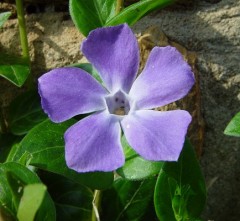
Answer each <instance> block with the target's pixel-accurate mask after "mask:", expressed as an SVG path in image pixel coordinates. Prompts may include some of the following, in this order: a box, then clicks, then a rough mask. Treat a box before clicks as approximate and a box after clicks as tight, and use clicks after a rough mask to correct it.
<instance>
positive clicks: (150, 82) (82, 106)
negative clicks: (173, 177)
mask: <svg viewBox="0 0 240 221" xmlns="http://www.w3.org/2000/svg"><path fill="white" fill-rule="evenodd" d="M81 50H82V52H83V54H84V55H85V56H86V58H87V59H88V60H89V61H90V62H91V63H92V65H93V66H94V67H95V69H96V70H97V71H98V73H99V75H100V76H101V78H102V80H103V85H101V84H100V83H98V82H97V81H96V80H95V79H94V78H93V77H92V76H91V75H90V74H89V73H87V72H85V71H84V70H82V69H79V68H74V67H65V68H58V69H54V70H52V71H50V72H48V73H46V74H44V75H43V76H42V77H40V78H39V93H40V95H41V101H42V107H43V109H44V111H45V112H46V113H47V114H48V116H49V118H50V119H51V120H52V121H53V122H63V121H65V120H68V119H70V118H72V117H74V116H76V115H79V114H86V113H92V114H91V115H89V116H87V117H85V118H84V119H82V120H80V121H79V122H77V123H76V124H74V125H73V126H71V127H70V128H69V129H68V130H67V131H66V132H65V135H64V139H65V158H66V163H67V165H68V167H69V168H72V169H74V170H76V171H78V172H89V171H112V170H115V169H117V168H119V167H121V166H122V165H123V164H124V160H125V159H124V153H123V149H122V146H121V141H120V138H121V130H122V131H123V133H124V135H125V136H126V139H127V141H128V143H129V144H130V145H131V147H132V148H133V149H134V150H135V151H136V152H137V153H138V154H140V155H141V156H142V157H143V158H145V159H147V160H153V161H177V160H178V157H179V155H180V153H181V150H182V147H183V143H184V139H185V135H186V132H187V128H188V125H189V123H190V122H191V116H190V114H189V113H188V112H187V111H184V110H174V111H165V112H159V111H154V110H151V109H153V108H155V107H159V106H163V105H166V104H169V103H171V102H174V101H176V100H178V99H180V98H182V97H184V96H185V95H186V94H187V93H188V91H189V90H190V89H191V87H192V85H193V84H194V77H193V73H192V72H191V68H190V67H189V65H188V64H187V63H186V62H185V61H184V60H183V58H182V55H181V54H180V53H179V52H178V51H177V50H176V49H175V48H174V47H170V46H167V47H155V48H153V50H152V51H151V53H150V55H149V58H148V61H147V63H146V66H145V68H144V70H143V71H142V73H141V74H140V76H139V77H137V78H136V75H137V71H138V67H139V49H138V44H137V40H136V38H135V36H134V34H133V32H132V31H131V29H130V28H129V27H128V26H127V25H126V24H123V25H118V26H114V27H106V28H98V29H96V30H94V31H92V32H91V33H90V34H89V36H88V37H87V39H86V40H85V41H84V42H83V44H82V46H81ZM135 78H136V79H135Z"/></svg>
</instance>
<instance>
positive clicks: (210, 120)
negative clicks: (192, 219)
mask: <svg viewBox="0 0 240 221" xmlns="http://www.w3.org/2000/svg"><path fill="white" fill-rule="evenodd" d="M210 2H211V1H210ZM210 2H206V1H200V0H199V1H196V2H195V3H194V4H192V5H191V7H185V6H182V7H181V6H179V7H175V8H170V9H165V10H161V11H159V12H154V13H152V14H151V15H149V16H146V17H144V18H143V19H142V20H141V21H139V22H138V23H137V24H136V25H135V26H134V27H133V29H134V31H135V33H136V34H139V35H140V34H141V33H144V31H145V30H146V29H147V28H148V27H149V26H151V25H156V26H157V27H159V28H160V29H161V30H163V32H164V33H165V34H166V35H167V36H168V38H170V39H171V40H173V41H175V42H178V43H180V44H181V45H183V46H184V47H186V48H187V49H188V50H189V51H194V52H196V54H197V58H198V60H197V67H198V70H199V77H200V85H201V103H202V115H203V118H204V121H205V138H204V146H203V155H202V157H201V165H202V168H203V173H204V176H205V178H206V183H207V186H208V200H207V206H206V209H205V211H204V214H203V218H204V220H215V221H226V220H231V221H238V220H239V217H240V200H239V199H240V191H239V186H240V178H239V177H240V139H237V138H233V137H228V136H225V135H224V134H223V131H224V129H225V127H226V125H227V124H228V122H229V121H230V119H231V118H232V117H233V116H234V114H235V113H237V112H238V111H240V91H239V88H240V86H239V85H240V50H239V49H240V38H239V36H240V2H239V1H237V0H222V1H220V2H218V3H215V4H211V3H210ZM26 19H27V23H28V32H29V34H28V37H29V43H30V46H31V58H32V61H33V62H32V72H33V73H34V75H35V76H39V75H40V74H42V73H44V72H45V71H47V70H49V69H51V68H55V67H61V66H64V65H68V64H71V63H77V62H81V61H84V58H83V56H82V54H81V52H80V51H79V46H80V42H81V40H82V39H83V36H82V35H81V34H79V32H78V31H77V30H76V29H75V27H74V25H73V23H72V21H71V20H70V19H69V17H68V16H67V15H66V13H49V14H47V13H44V14H37V15H31V16H27V18H26ZM0 49H1V50H3V49H4V50H10V51H12V52H15V53H19V52H20V47H19V39H18V30H17V25H16V20H10V21H9V22H8V23H6V24H5V25H4V28H3V29H1V30H0ZM20 91H21V89H16V87H14V86H12V85H11V84H10V83H8V82H7V81H6V80H4V79H0V95H1V96H0V103H3V105H4V106H6V105H7V103H8V101H9V100H10V99H12V97H13V96H15V94H17V93H19V92H20Z"/></svg>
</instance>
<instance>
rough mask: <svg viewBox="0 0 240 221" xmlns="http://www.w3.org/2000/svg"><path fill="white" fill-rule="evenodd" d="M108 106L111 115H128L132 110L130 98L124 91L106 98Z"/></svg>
mask: <svg viewBox="0 0 240 221" xmlns="http://www.w3.org/2000/svg"><path fill="white" fill-rule="evenodd" d="M106 104H107V108H108V111H109V113H110V114H115V115H120V116H123V115H127V114H128V113H129V111H130V109H131V102H130V99H129V96H128V95H127V94H125V93H124V92H122V91H118V92H116V93H115V94H111V95H109V96H107V97H106Z"/></svg>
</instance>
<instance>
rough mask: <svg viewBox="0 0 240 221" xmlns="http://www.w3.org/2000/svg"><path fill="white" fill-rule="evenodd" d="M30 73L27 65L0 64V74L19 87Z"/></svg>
mask: <svg viewBox="0 0 240 221" xmlns="http://www.w3.org/2000/svg"><path fill="white" fill-rule="evenodd" d="M29 73H30V67H29V65H24V64H11V65H0V76H2V77H4V78H5V79H7V80H8V81H10V82H12V83H13V84H15V85H16V86H18V87H21V86H22V85H23V84H24V82H25V81H26V80H27V78H28V75H29Z"/></svg>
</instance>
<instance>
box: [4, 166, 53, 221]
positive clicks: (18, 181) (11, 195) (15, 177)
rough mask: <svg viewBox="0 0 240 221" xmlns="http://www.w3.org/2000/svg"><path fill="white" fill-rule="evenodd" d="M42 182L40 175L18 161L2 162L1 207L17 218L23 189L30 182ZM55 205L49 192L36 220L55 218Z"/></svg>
mask: <svg viewBox="0 0 240 221" xmlns="http://www.w3.org/2000/svg"><path fill="white" fill-rule="evenodd" d="M35 183H41V181H40V179H39V178H38V176H37V175H36V174H35V173H34V172H32V171H30V170H29V169H27V168H26V167H25V166H23V165H21V164H19V163H16V162H7V163H4V164H0V205H1V206H0V207H2V208H3V209H4V212H5V213H7V214H8V215H9V216H11V217H13V218H16V216H17V210H18V205H19V202H20V199H21V197H22V194H23V189H24V187H25V186H26V185H28V184H35ZM55 215H56V214H55V207H54V204H53V201H52V199H51V198H50V196H49V194H48V193H47V194H46V195H45V197H44V201H43V203H42V205H41V207H40V209H39V211H38V213H37V216H36V221H42V220H55Z"/></svg>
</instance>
